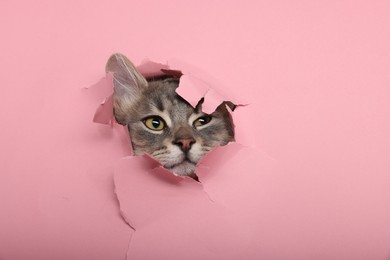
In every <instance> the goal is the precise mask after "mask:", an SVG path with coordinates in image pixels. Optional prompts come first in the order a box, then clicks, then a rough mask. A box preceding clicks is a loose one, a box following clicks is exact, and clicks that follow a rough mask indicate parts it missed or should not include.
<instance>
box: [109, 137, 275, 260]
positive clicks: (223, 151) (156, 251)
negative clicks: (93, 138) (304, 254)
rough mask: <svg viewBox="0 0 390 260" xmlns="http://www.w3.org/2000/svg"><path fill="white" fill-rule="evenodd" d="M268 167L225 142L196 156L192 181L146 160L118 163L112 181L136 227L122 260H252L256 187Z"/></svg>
mask: <svg viewBox="0 0 390 260" xmlns="http://www.w3.org/2000/svg"><path fill="white" fill-rule="evenodd" d="M274 164H275V162H274V161H273V160H272V159H270V158H269V157H267V156H265V155H264V154H262V153H260V152H259V151H257V150H255V149H253V148H248V147H245V146H242V145H239V144H237V143H231V144H229V145H226V146H224V147H218V148H216V149H214V150H213V151H212V152H210V153H209V154H207V155H206V156H205V157H204V158H203V159H202V161H201V162H200V165H199V167H198V168H197V169H198V170H197V174H198V176H199V179H200V181H201V183H199V182H196V181H195V180H193V179H191V178H189V177H181V176H175V175H173V174H171V173H170V172H169V171H168V170H165V169H164V168H162V167H159V166H158V164H157V163H156V162H153V160H150V158H148V157H146V156H144V157H128V158H125V159H122V160H121V161H120V162H119V163H118V165H117V167H116V170H115V175H114V181H115V190H116V195H117V197H118V199H119V201H120V205H121V206H120V207H121V212H122V214H123V215H124V217H125V219H127V220H128V221H129V222H130V223H129V224H130V225H131V226H132V227H133V228H134V229H135V233H134V235H133V238H132V241H131V244H130V247H129V251H128V255H127V257H128V259H157V258H160V259H162V258H163V259H256V258H257V259H259V258H258V256H259V255H258V252H259V251H258V247H259V246H260V245H259V243H260V242H259V241H261V239H260V237H261V229H260V226H261V225H258V224H259V220H261V215H262V211H263V210H264V208H263V207H262V206H261V205H262V204H263V200H264V199H265V198H266V196H264V194H263V192H264V190H265V189H264V188H262V187H263V186H265V185H266V183H267V182H266V181H264V180H265V177H266V176H267V175H269V174H270V173H271V172H272V169H273V167H274Z"/></svg>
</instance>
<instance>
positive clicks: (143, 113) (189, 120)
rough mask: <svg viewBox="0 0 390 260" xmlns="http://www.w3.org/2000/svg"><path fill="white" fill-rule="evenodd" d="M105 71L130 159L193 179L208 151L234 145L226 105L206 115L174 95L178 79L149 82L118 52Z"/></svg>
mask: <svg viewBox="0 0 390 260" xmlns="http://www.w3.org/2000/svg"><path fill="white" fill-rule="evenodd" d="M106 70H107V72H112V73H113V76H114V97H113V98H114V115H115V118H116V120H117V122H118V123H120V124H123V125H127V127H128V129H129V133H130V137H131V142H132V146H133V150H134V153H135V155H142V154H144V153H148V154H149V155H151V156H152V157H153V158H155V159H156V160H158V161H159V162H160V163H161V164H162V165H163V166H164V167H165V168H167V169H169V170H171V171H172V172H174V173H176V174H178V175H192V174H194V171H195V166H196V164H197V163H198V162H199V160H200V158H202V157H203V156H204V155H205V154H206V153H207V152H209V151H211V150H212V148H214V147H215V146H217V145H225V144H227V143H228V142H230V141H233V139H234V132H233V123H232V120H231V116H230V113H229V111H228V110H227V108H226V105H229V106H232V104H231V103H229V102H224V103H222V104H221V105H220V106H218V108H217V109H216V110H215V112H213V113H212V114H210V115H208V114H205V113H203V112H202V103H203V100H201V101H200V102H199V103H198V105H197V106H196V107H195V108H194V107H192V106H191V105H190V104H189V103H188V102H187V101H185V100H184V99H183V98H182V97H180V96H179V95H178V94H177V93H176V88H177V87H178V84H179V80H178V79H175V78H166V79H160V80H151V81H149V82H148V81H147V80H146V79H145V78H144V77H142V75H141V74H140V73H138V72H137V70H136V69H135V67H134V65H133V64H132V63H131V62H130V61H129V60H128V59H127V58H126V57H124V56H123V55H121V54H115V55H113V56H112V57H111V58H110V59H109V61H108V63H107V67H106ZM231 108H233V107H231Z"/></svg>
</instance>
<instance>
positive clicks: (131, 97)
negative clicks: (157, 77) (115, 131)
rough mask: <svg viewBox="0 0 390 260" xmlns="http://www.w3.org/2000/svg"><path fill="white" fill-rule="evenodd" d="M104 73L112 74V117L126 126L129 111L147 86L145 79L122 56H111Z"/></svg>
mask: <svg viewBox="0 0 390 260" xmlns="http://www.w3.org/2000/svg"><path fill="white" fill-rule="evenodd" d="M106 73H112V75H113V84H114V115H115V118H116V120H117V121H118V123H120V124H123V125H125V124H127V121H128V120H127V116H128V114H129V109H131V107H132V106H133V104H134V103H135V102H136V101H137V100H138V99H139V98H140V97H141V95H142V91H143V89H144V88H146V87H147V86H148V83H147V81H146V79H145V78H144V77H143V76H142V75H141V74H140V73H139V72H138V71H137V69H136V68H135V66H134V65H133V64H132V63H131V62H130V60H129V59H128V58H126V56H124V55H123V54H119V53H117V54H113V55H112V56H111V57H110V58H109V59H108V61H107V64H106Z"/></svg>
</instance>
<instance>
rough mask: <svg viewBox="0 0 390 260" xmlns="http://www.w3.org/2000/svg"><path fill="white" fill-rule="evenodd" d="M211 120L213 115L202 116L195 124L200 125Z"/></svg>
mask: <svg viewBox="0 0 390 260" xmlns="http://www.w3.org/2000/svg"><path fill="white" fill-rule="evenodd" d="M210 121H211V116H201V117H199V118H198V119H196V120H195V121H194V126H195V127H199V126H203V125H206V124H208V123H209V122H210Z"/></svg>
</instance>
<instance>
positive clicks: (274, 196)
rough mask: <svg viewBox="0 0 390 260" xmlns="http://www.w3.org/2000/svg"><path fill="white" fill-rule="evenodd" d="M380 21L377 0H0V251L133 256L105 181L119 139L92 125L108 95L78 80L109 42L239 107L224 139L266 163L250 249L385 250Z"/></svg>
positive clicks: (384, 33)
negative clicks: (190, 77) (174, 66)
mask: <svg viewBox="0 0 390 260" xmlns="http://www.w3.org/2000/svg"><path fill="white" fill-rule="evenodd" d="M389 25H390V3H389V2H388V1H246V2H245V1H213V2H212V1H191V2H189V1H159V2H157V1H109V2H108V1H107V2H104V1H100V2H96V1H35V2H31V3H29V2H27V1H2V2H1V3H0V28H1V35H2V37H1V41H0V47H1V49H0V50H1V56H0V57H1V59H0V61H1V63H0V64H1V65H0V66H1V77H0V95H1V102H0V118H1V121H2V125H1V135H0V144H1V156H0V167H1V168H0V259H2V260H3V259H4V260H8V259H124V258H125V257H126V255H130V256H131V254H128V253H127V251H128V248H131V245H132V244H131V243H130V240H131V237H132V236H134V234H137V232H134V231H133V230H132V229H131V228H130V227H129V226H128V225H127V224H126V223H125V221H124V220H123V218H122V216H121V215H120V214H119V205H118V201H117V198H116V197H115V194H114V180H113V172H114V165H115V164H116V162H117V161H118V159H119V158H121V157H123V156H125V155H128V154H129V149H128V147H127V146H128V141H127V139H126V135H125V134H124V133H123V131H122V129H119V128H115V129H114V130H112V129H110V128H109V127H107V126H103V125H97V124H93V123H92V117H93V114H94V112H95V110H96V107H97V106H98V104H99V103H100V101H101V100H103V99H104V97H106V96H107V94H108V93H102V92H101V91H98V90H97V89H93V88H91V89H89V90H86V89H85V87H89V86H91V85H93V84H94V83H96V82H97V81H98V80H99V79H100V78H102V76H104V65H105V62H106V60H107V58H108V57H109V55H110V54H112V53H113V52H118V51H120V52H122V53H125V54H126V55H127V56H128V57H129V58H130V59H131V60H132V61H133V62H134V63H136V64H139V63H140V62H141V61H142V60H143V59H145V58H149V59H152V60H155V61H161V62H164V61H166V60H170V59H178V60H181V61H185V62H187V63H189V64H191V65H193V66H195V67H198V68H201V69H202V70H203V71H206V72H207V73H208V74H210V75H211V76H212V77H214V78H216V79H218V80H219V81H220V82H221V83H223V85H224V86H226V92H227V93H229V94H232V95H233V96H234V97H235V98H237V99H241V100H244V101H245V102H247V103H249V104H250V105H249V106H248V107H246V108H245V110H241V112H239V113H240V115H241V116H240V117H239V119H238V121H236V125H237V134H238V141H239V142H240V143H241V144H244V145H249V146H253V147H256V148H257V149H258V150H261V151H262V153H261V154H262V155H261V156H262V157H261V158H265V157H267V158H268V157H269V158H272V160H273V161H274V164H275V165H274V166H273V169H272V170H269V168H266V169H263V168H261V167H260V170H259V171H258V172H257V173H258V174H259V176H260V177H261V180H262V182H260V183H259V186H258V191H259V193H258V195H259V196H254V197H252V198H251V199H252V202H253V205H254V207H253V208H254V209H255V210H256V213H257V214H260V213H261V215H262V218H261V221H260V220H259V221H260V224H258V226H257V230H260V232H261V236H258V237H256V239H257V240H256V242H258V243H259V244H261V245H262V246H261V247H260V246H259V247H258V248H257V250H258V251H257V256H263V257H264V258H265V259H389V257H390V189H389V187H390V160H389V157H390V134H389V133H390V89H389V86H390V76H389V75H390V73H389V69H390V51H389V46H390V27H389ZM238 163H239V162H238ZM258 163H259V162H258V161H257V160H256V159H253V164H254V165H256V164H258ZM257 166H258V165H257ZM245 192H246V191H245V189H241V190H237V194H240V195H241V194H242V193H245ZM242 197H243V198H244V197H245V196H242ZM245 198H247V197H245ZM222 199H223V198H222ZM253 221H255V220H253ZM236 225H240V223H236ZM153 231H154V230H153ZM155 231H156V232H157V234H159V233H158V232H159V230H158V228H156V229H155ZM139 234H141V232H140V233H139ZM244 237H245V236H244ZM133 238H134V237H133ZM204 239H205V241H206V242H207V239H208V238H207V236H205V238H204ZM133 242H134V243H136V242H139V241H138V240H133ZM129 246H130V247H129ZM172 247H173V245H172ZM147 250H149V251H148V253H150V252H153V249H151V248H148V249H147ZM167 250H171V248H168V249H167ZM175 250H177V253H178V255H180V248H175ZM229 250H230V249H229ZM237 250H238V251H239V250H243V251H245V249H243V248H240V247H238V249H237ZM243 251H242V252H243ZM159 256H160V257H162V256H161V255H159Z"/></svg>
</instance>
